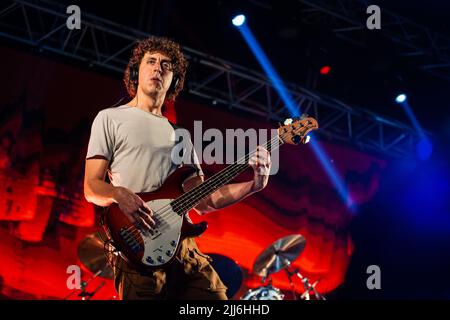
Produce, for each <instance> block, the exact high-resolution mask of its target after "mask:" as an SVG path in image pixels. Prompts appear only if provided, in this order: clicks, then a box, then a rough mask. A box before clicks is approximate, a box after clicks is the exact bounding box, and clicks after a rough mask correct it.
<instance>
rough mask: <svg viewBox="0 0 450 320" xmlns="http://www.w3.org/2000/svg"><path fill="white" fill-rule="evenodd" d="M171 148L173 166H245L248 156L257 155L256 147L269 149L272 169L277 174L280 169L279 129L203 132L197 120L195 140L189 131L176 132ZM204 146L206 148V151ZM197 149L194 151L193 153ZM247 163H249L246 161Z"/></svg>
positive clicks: (210, 130)
mask: <svg viewBox="0 0 450 320" xmlns="http://www.w3.org/2000/svg"><path fill="white" fill-rule="evenodd" d="M172 141H174V142H175V143H176V144H175V146H174V148H173V149H172V154H171V157H172V161H173V163H174V164H177V165H181V164H207V165H211V164H233V163H239V164H244V163H246V162H248V157H247V158H246V157H245V156H246V155H250V156H251V155H254V154H255V150H256V148H257V146H263V147H266V149H270V151H271V152H270V161H271V169H270V175H274V174H276V173H277V172H278V169H279V153H278V146H279V137H278V130H277V129H271V130H269V129H247V130H245V131H244V130H243V129H226V130H225V136H224V134H223V133H222V131H220V130H218V129H215V128H211V129H207V130H205V131H204V132H203V131H202V122H201V121H194V138H193V139H192V138H191V134H190V133H189V131H188V130H186V129H182V128H177V129H176V130H174V134H173V136H172ZM204 144H206V146H205V147H204V148H203V146H204ZM194 150H195V152H193V151H194ZM246 160H247V161H246Z"/></svg>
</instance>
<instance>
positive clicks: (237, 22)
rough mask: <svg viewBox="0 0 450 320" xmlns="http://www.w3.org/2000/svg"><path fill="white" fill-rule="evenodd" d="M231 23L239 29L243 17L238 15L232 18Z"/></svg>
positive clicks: (243, 19)
mask: <svg viewBox="0 0 450 320" xmlns="http://www.w3.org/2000/svg"><path fill="white" fill-rule="evenodd" d="M232 22H233V24H234V25H235V26H236V27H240V26H242V25H243V24H244V22H245V16H244V15H243V14H239V15H237V16H235V17H234V18H233V20H232Z"/></svg>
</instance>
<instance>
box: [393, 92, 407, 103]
mask: <svg viewBox="0 0 450 320" xmlns="http://www.w3.org/2000/svg"><path fill="white" fill-rule="evenodd" d="M405 101H406V94H403V93H402V94H399V95H398V96H397V98H395V102H397V103H403V102H405Z"/></svg>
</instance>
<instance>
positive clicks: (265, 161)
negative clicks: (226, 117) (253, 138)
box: [183, 147, 271, 214]
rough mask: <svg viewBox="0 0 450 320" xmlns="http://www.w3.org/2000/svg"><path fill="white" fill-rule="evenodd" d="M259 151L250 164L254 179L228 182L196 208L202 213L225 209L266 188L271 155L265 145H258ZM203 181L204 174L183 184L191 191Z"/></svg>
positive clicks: (185, 189)
mask: <svg viewBox="0 0 450 320" xmlns="http://www.w3.org/2000/svg"><path fill="white" fill-rule="evenodd" d="M257 150H258V152H257V153H256V154H255V156H253V157H252V158H251V159H250V161H249V164H250V166H251V167H252V168H253V171H254V178H253V180H252V181H247V182H241V183H232V184H227V185H224V186H222V187H221V188H219V189H218V190H217V191H215V192H214V193H212V194H211V195H210V196H208V197H206V198H204V199H203V200H201V201H200V202H199V204H198V205H197V206H195V209H196V210H197V211H198V212H199V213H200V214H205V213H208V212H212V211H216V210H219V209H223V208H225V207H228V206H231V205H232V204H235V203H237V202H239V201H241V200H243V199H244V198H246V197H248V196H249V195H251V194H253V193H255V192H258V191H260V190H262V189H264V188H265V187H266V185H267V183H268V180H269V172H270V167H271V163H270V155H269V152H268V151H267V150H266V149H264V148H263V147H258V149H257ZM202 182H203V176H195V177H192V178H190V179H188V180H186V181H185V182H184V184H183V188H184V191H189V190H191V189H192V188H194V187H196V186H198V185H199V184H201V183H202Z"/></svg>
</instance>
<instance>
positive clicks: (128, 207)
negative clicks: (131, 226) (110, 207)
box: [114, 187, 155, 230]
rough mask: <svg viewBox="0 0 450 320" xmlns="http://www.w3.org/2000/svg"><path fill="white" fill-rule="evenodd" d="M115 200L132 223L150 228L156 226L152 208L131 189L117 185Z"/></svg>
mask: <svg viewBox="0 0 450 320" xmlns="http://www.w3.org/2000/svg"><path fill="white" fill-rule="evenodd" d="M114 200H115V201H116V202H117V204H118V205H119V208H120V210H121V211H122V212H123V213H124V214H125V215H126V216H127V217H128V219H130V221H131V222H132V223H137V224H139V225H142V226H143V227H144V228H147V229H148V230H151V229H152V228H153V227H154V226H155V221H154V220H153V219H152V216H153V212H152V209H150V207H149V206H148V205H147V204H146V203H145V202H144V200H142V199H141V198H140V197H139V196H138V195H136V194H135V193H134V192H132V191H131V190H129V189H127V188H124V187H115V189H114Z"/></svg>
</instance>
